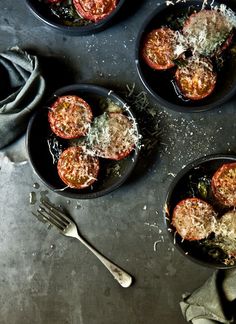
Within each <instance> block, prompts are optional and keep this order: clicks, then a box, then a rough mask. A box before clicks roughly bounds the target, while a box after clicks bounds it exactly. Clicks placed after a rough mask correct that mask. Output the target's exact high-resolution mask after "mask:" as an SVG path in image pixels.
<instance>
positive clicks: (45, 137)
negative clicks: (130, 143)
mask: <svg viewBox="0 0 236 324" xmlns="http://www.w3.org/2000/svg"><path fill="white" fill-rule="evenodd" d="M63 95H78V96H80V97H81V98H83V99H84V100H85V101H87V102H88V104H89V105H90V106H91V108H92V109H93V113H94V115H95V116H96V115H100V114H101V113H102V112H103V111H102V107H103V105H104V102H106V100H107V99H108V100H110V101H112V102H114V103H115V104H116V105H118V106H119V107H120V108H121V109H122V111H123V112H124V114H126V115H127V116H128V117H130V118H132V119H133V120H134V121H135V117H134V115H133V113H132V111H131V109H130V108H129V106H127V104H126V102H125V101H123V99H121V98H120V97H119V96H117V95H116V94H115V93H114V92H113V91H112V90H108V89H105V88H103V87H100V86H96V85H92V84H78V85H77V84H76V85H70V86H67V87H64V88H61V89H59V90H57V91H56V92H55V93H54V94H53V96H52V97H51V98H50V99H49V100H48V102H47V103H46V105H45V106H44V107H41V108H40V109H39V110H38V111H37V112H36V113H35V114H34V116H33V117H32V118H31V120H30V122H29V125H28V129H27V134H26V147H27V151H28V156H29V160H30V163H31V165H32V167H33V170H34V171H35V173H36V174H37V175H38V176H39V178H40V179H41V180H42V182H43V183H44V184H45V185H46V186H48V188H50V189H51V190H53V191H55V192H57V193H59V194H61V195H63V196H66V197H70V198H76V199H88V198H96V197H100V196H103V195H105V194H108V193H110V192H111V191H113V190H115V189H117V188H118V187H119V186H121V185H122V184H123V183H124V182H125V180H126V179H127V178H128V177H129V175H130V174H131V172H132V170H133V169H134V167H135V165H136V162H137V159H138V153H139V149H138V146H137V147H136V148H135V149H134V150H133V151H132V152H131V154H130V155H129V156H128V157H126V158H125V159H122V160H120V161H114V160H108V159H100V172H99V177H98V180H97V181H96V183H95V184H94V185H93V186H90V187H88V188H85V189H71V188H66V189H64V190H63V191H60V189H63V188H65V186H66V185H65V184H64V183H63V182H62V181H61V179H60V178H59V176H58V173H57V166H56V164H54V163H53V159H52V155H51V153H50V150H49V146H48V141H51V140H54V138H56V141H57V143H58V144H59V145H60V147H62V149H65V148H66V147H68V146H69V145H70V142H69V141H68V140H63V139H60V138H58V137H56V136H55V135H54V134H52V132H51V129H50V126H49V123H48V107H49V106H50V104H51V103H52V102H53V101H55V96H56V97H58V96H63ZM135 124H136V123H135ZM137 131H138V129H137Z"/></svg>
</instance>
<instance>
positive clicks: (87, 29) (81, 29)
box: [26, 0, 125, 36]
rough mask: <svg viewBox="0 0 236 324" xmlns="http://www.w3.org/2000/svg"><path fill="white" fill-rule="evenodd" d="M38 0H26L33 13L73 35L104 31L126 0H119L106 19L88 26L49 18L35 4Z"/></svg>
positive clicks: (59, 29) (54, 26)
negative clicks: (72, 24)
mask: <svg viewBox="0 0 236 324" xmlns="http://www.w3.org/2000/svg"><path fill="white" fill-rule="evenodd" d="M35 1H36V0H26V4H27V6H28V8H29V9H30V11H31V12H32V13H33V15H34V16H35V17H36V18H38V19H39V20H41V21H42V22H43V23H45V24H46V25H48V26H49V27H52V28H53V29H56V30H57V31H60V32H62V33H65V34H68V35H71V36H86V35H91V34H94V33H97V32H100V31H102V30H103V29H105V28H107V27H108V25H109V24H110V23H111V21H112V19H113V17H114V16H115V15H116V14H117V13H118V11H119V10H120V8H121V7H122V6H123V4H124V3H125V0H119V1H118V3H117V5H116V8H115V9H114V10H113V11H112V12H111V13H110V14H109V15H108V16H107V17H106V18H104V19H102V20H100V21H98V22H92V23H91V24H89V25H86V26H66V25H63V24H60V23H57V22H56V21H54V20H53V19H48V18H46V17H45V15H43V14H42V13H41V12H40V10H38V8H37V6H36V5H35V3H34V2H35Z"/></svg>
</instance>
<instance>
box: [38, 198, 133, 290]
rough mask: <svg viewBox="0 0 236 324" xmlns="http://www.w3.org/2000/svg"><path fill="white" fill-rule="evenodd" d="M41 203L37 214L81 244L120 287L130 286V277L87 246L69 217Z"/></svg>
mask: <svg viewBox="0 0 236 324" xmlns="http://www.w3.org/2000/svg"><path fill="white" fill-rule="evenodd" d="M41 203H42V205H40V206H39V208H38V210H37V212H38V214H39V215H40V216H41V217H43V219H44V220H45V221H47V222H48V223H50V224H51V225H53V226H55V227H56V228H57V229H58V230H59V231H60V232H61V233H62V234H63V235H65V236H70V237H74V238H76V239H78V240H79V241H80V242H81V243H83V244H84V245H85V246H86V247H87V248H88V249H89V250H90V251H91V252H92V253H93V254H94V255H95V256H96V257H97V258H98V259H99V260H100V261H101V262H102V263H103V264H104V266H105V267H106V268H107V269H108V270H109V271H110V273H111V274H112V275H113V277H114V278H115V279H116V280H117V281H118V282H119V284H120V285H121V286H122V287H124V288H127V287H129V286H130V285H131V283H132V277H131V276H130V275H129V274H128V273H127V272H125V271H124V270H122V269H121V268H119V267H118V266H117V265H115V264H114V263H112V262H111V261H109V260H108V259H107V258H105V257H104V256H103V255H102V254H101V253H99V252H98V251H97V250H95V249H94V248H93V247H92V246H91V245H89V244H88V243H87V242H86V241H85V240H84V238H83V237H82V236H81V235H80V234H79V233H78V229H77V226H76V224H75V223H74V222H73V221H72V220H71V219H70V218H69V217H67V216H66V215H65V214H64V213H63V212H62V211H61V210H59V209H57V208H55V207H54V206H53V205H51V204H50V203H49V202H48V201H46V200H41ZM36 216H38V215H36Z"/></svg>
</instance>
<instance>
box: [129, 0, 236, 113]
mask: <svg viewBox="0 0 236 324" xmlns="http://www.w3.org/2000/svg"><path fill="white" fill-rule="evenodd" d="M191 2H193V3H196V4H197V3H199V4H200V3H201V4H202V1H201V0H191ZM183 5H186V3H182V2H179V3H176V4H174V5H171V6H173V8H176V7H177V8H178V7H181V6H183ZM188 5H191V3H188ZM227 7H229V8H231V7H230V6H229V5H227ZM167 8H168V6H167V5H166V4H165V3H163V4H161V5H159V6H158V7H157V8H156V9H155V10H154V11H153V12H152V13H151V14H149V16H147V18H146V20H145V21H144V22H143V24H142V26H141V28H140V30H139V32H138V35H137V37H136V42H135V65H136V70H137V72H138V76H139V78H140V80H141V82H142V84H143V85H144V87H145V88H146V89H147V90H148V92H149V93H150V94H151V95H152V96H153V97H154V98H155V99H156V100H157V101H158V102H159V103H160V104H161V105H163V106H164V107H166V108H169V109H171V110H174V111H177V112H184V113H198V112H203V111H208V110H211V109H214V108H216V107H218V106H221V105H222V104H224V103H225V102H227V101H229V100H230V99H231V98H232V97H233V96H234V95H235V93H236V83H235V86H234V87H231V89H230V91H229V92H228V93H227V94H226V95H225V96H224V97H223V98H219V99H218V100H217V101H216V102H214V103H209V104H205V105H201V106H194V107H192V106H187V105H186V106H181V105H178V104H174V103H172V102H170V101H168V100H166V99H164V98H162V97H161V96H160V95H159V94H158V93H157V92H155V91H154V90H153V89H152V87H151V86H150V85H149V84H148V81H147V80H146V77H145V75H144V74H143V72H142V68H141V64H140V61H141V60H140V45H141V40H142V38H143V36H144V33H145V30H146V28H147V27H148V25H149V24H150V23H151V22H152V20H153V19H154V18H155V16H156V15H157V14H159V13H160V12H161V11H163V10H165V9H167Z"/></svg>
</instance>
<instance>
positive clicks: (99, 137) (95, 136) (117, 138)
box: [88, 112, 138, 160]
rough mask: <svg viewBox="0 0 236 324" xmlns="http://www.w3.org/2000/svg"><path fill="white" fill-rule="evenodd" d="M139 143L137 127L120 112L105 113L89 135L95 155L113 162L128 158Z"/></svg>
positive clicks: (95, 122)
mask: <svg viewBox="0 0 236 324" xmlns="http://www.w3.org/2000/svg"><path fill="white" fill-rule="evenodd" d="M137 141H138V134H137V128H136V125H135V124H134V123H133V121H131V120H130V119H129V118H128V117H127V116H125V115H124V114H122V113H118V112H111V113H104V114H102V115H100V116H98V117H97V118H95V120H94V123H93V126H92V127H91V130H90V133H89V134H88V142H89V146H90V147H91V149H92V150H93V152H94V154H95V155H97V156H99V157H102V158H106V159H112V160H121V159H123V158H125V157H126V156H128V155H129V154H130V152H131V151H132V150H133V148H134V147H135V145H136V144H137Z"/></svg>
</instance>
